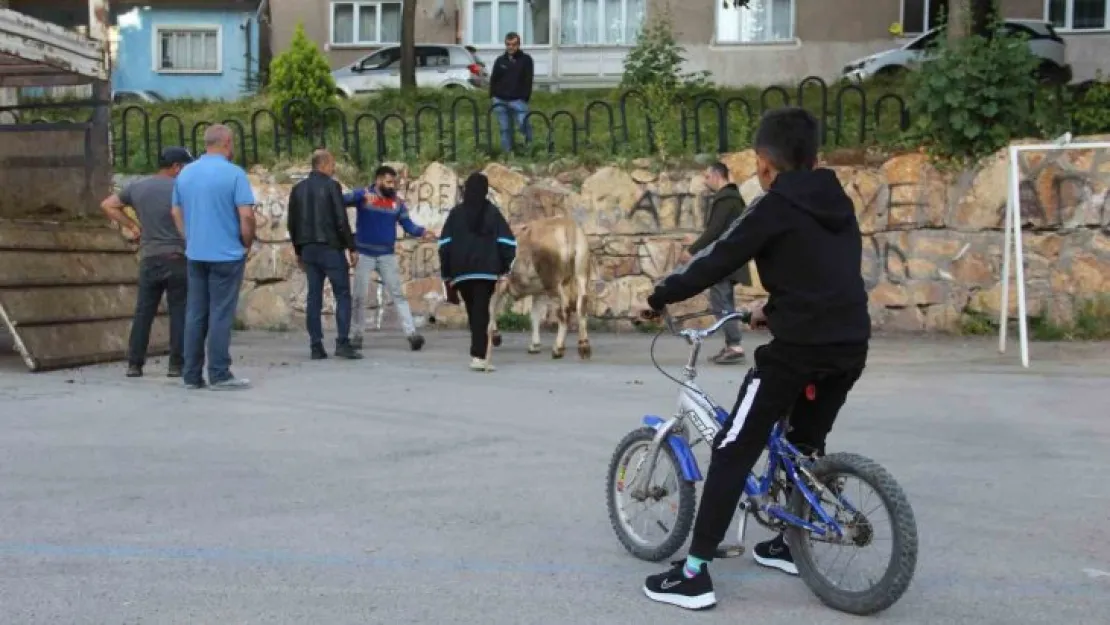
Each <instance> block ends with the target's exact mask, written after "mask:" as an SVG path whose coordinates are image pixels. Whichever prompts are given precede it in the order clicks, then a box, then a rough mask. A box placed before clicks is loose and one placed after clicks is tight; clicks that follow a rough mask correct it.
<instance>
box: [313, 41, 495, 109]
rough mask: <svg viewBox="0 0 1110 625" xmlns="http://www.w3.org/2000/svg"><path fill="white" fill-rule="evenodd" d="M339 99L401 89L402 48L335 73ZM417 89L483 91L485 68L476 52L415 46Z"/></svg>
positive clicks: (465, 48) (390, 49)
mask: <svg viewBox="0 0 1110 625" xmlns="http://www.w3.org/2000/svg"><path fill="white" fill-rule="evenodd" d="M332 76H333V77H334V78H335V85H336V87H337V88H338V89H339V93H340V95H343V96H345V97H348V98H349V97H351V96H354V95H356V94H359V93H370V92H372V91H378V90H379V89H390V88H393V89H399V88H400V87H401V47H400V46H390V47H388V48H382V49H380V50H378V51H377V52H375V53H373V54H371V55H369V56H367V57H364V58H362V59H360V60H358V61H357V62H355V63H353V64H351V65H350V66H348V67H344V68H341V69H337V70H335V71H333V72H332ZM416 86H417V87H421V88H427V89H483V88H486V87H488V86H489V74H488V73H487V72H486V67H485V64H484V63H482V62H481V61H479V60H478V57H477V56H475V54H474V52H473V48H471V47H470V46H462V45H455V44H442V45H439V44H436V45H427V44H425V45H418V46H416Z"/></svg>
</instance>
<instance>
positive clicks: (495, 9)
mask: <svg viewBox="0 0 1110 625" xmlns="http://www.w3.org/2000/svg"><path fill="white" fill-rule="evenodd" d="M551 2H552V0H472V1H471V3H470V43H472V44H474V45H479V46H482V45H496V44H499V43H502V42H503V41H505V35H507V34H509V33H511V32H515V33H517V34H518V35H520V45H522V46H529V45H531V46H547V45H551Z"/></svg>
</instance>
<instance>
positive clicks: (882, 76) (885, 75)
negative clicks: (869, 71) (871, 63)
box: [875, 65, 909, 82]
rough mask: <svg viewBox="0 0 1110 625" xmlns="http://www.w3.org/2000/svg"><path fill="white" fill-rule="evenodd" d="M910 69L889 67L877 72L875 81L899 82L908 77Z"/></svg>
mask: <svg viewBox="0 0 1110 625" xmlns="http://www.w3.org/2000/svg"><path fill="white" fill-rule="evenodd" d="M907 73H909V69H908V68H906V67H905V66H903V65H887V66H886V67H884V68H882V69H880V70H879V71H877V72H875V80H880V81H883V82H897V81H900V80H902V79H904V78H905V77H906V74H907Z"/></svg>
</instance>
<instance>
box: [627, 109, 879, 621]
mask: <svg viewBox="0 0 1110 625" xmlns="http://www.w3.org/2000/svg"><path fill="white" fill-rule="evenodd" d="M817 146H818V138H817V120H816V119H814V118H813V116H812V115H810V114H809V113H808V112H806V111H805V110H804V109H800V108H794V107H791V108H783V109H778V110H774V111H770V112H768V113H766V114H764V116H763V120H762V121H761V122H760V126H759V130H758V131H757V133H756V137H755V152H756V161H757V175H758V176H759V184H760V186H761V187H762V188H763V189H764V191H766V193H765V194H764V195H763V196H761V197H760V198H759V199H758V200H756V201H755V202H753V203H752V205H751V207H749V208H748V210H747V211H746V212H745V213H744V215H743V217H742V218H741V219H738V220H736V221H734V222H733V223H732V225H731V226H729V228H728V229H727V230H726V231H725V233H724V234H723V235H721V237H720V238H719V239H717V240H716V241H714V242H713V243H712V244H710V245H709V246H708V247H706V248H705V249H703V250H702V251H700V252H699V253H698V254H697V255H695V256H694V258H693V260H692V261H691V262H690V263H689V264H688V265H686V266H685V267H684V268H682V269H679V270H677V271H675V272H674V273H673V274H671V275H670V276H667V277H666V278H665V279H664V280H662V281H661V282H660V283H659V284H658V285H657V286H656V287H655V290H654V291H653V292H652V294H651V295H650V296H648V299H647V304H648V307H649V310H647V311H645V312H644V316H645V317H654V316H657V315H658V314H659V312H660V311H662V310H663V308H664V307H665V306H666V305H667V304H672V303H675V302H681V301H683V300H685V299H689V298H690V297H693V296H694V295H697V294H698V293H700V292H701V291H703V290H704V289H706V288H707V287H709V286H711V285H713V284H716V283H717V282H720V281H721V280H722V279H724V278H725V276H728V275H729V274H731V273H733V272H734V271H736V270H737V269H738V268H740V267H742V266H744V265H746V264H747V263H748V261H750V260H751V259H753V258H754V259H755V262H756V268H757V269H758V270H759V277H760V279H761V280H762V282H763V286H764V288H766V289H767V292H768V294H769V295H770V297H769V299H768V301H767V303H766V304H764V305H762V306H756V307H755V308H754V310H753V312H752V321H751V324H752V326H760V325H767V326H768V327H769V328H770V330H771V334H772V335H773V339H772V340H771V342H770V343H768V344H767V345H763V346H761V347H759V348H758V349H756V350H755V367H754V368H752V369H751V370H750V371H749V372H748V375H747V376H746V377H745V378H744V382H743V384H742V385H741V386H740V395H739V397H738V398H737V401H736V405H735V406H734V407H733V409H732V413H731V414H730V415H729V417H728V419H727V420H726V421H725V423H724V425H723V426H722V429H721V431H720V433H719V434H718V435H717V437H716V440H714V441H713V454H712V457H711V459H710V462H709V471H708V472H707V474H706V476H705V485H704V487H703V490H702V495H701V502H700V506H699V510H698V515H697V520H696V521H695V524H694V536H693V540H692V541H691V543H690V551H689V555H688V556H687V558H686V561H685V562H680V563H677V565H676V566H675V567H674V568H672V569H671V570H669V571H666V572H664V573H661V574H659V575H653V576H651V577H649V578H647V581H646V582H645V584H644V593H645V594H647V595H648V597H650V598H651V599H654V600H656V601H662V602H665V603H670V604H673V605H678V606H681V607H685V608H690V609H702V608H708V607H711V606H713V605H715V604H716V602H717V598H716V595H715V594H714V592H713V581H712V580H711V579H710V577H709V571H708V568H707V566H706V565H707V564H708V563H709V562H710V561H711V560H712V559H713V556H714V554H715V553H716V550H717V546H718V545H719V544H720V542H721V541H722V540H723V539H724V536H725V532H726V531H727V530H728V526H729V523H730V522H731V520H732V516H733V513H734V512H736V507H737V505H738V503H739V500H740V496H741V494H742V493H743V492H744V483H745V481H746V479H747V477H748V475H749V474H750V473H751V470H752V467H754V466H755V463H756V461H757V460H758V459H759V456H760V454H761V453H762V452H763V448H764V446H765V445H766V444H767V438H768V436H769V435H770V433H771V429H772V428H773V427H774V424H775V423H776V422H777V421H778V420H779V419H780V418H781V417H782V416H783V415H784V414H785V413H786V411H787V410H790V409H791V407H792V406H793V407H794V410H793V413H792V414H791V419H790V424H791V431H790V432H789V434H788V435H787V438H788V440H790V442H792V443H793V444H794V445H795V446H796V447H798V448H799V449H800V450H802V451H803V453H806V454H814V455H822V454H824V447H825V437H826V436H827V435H828V433H829V431H830V430H831V429H832V425H833V421H834V420H835V419H836V415H837V413H838V412H839V411H840V408H841V406H843V405H844V401H845V399H846V398H847V396H848V392H849V391H850V390H851V389H852V386H853V385H854V384H855V382H856V380H858V379H859V376H860V375H861V374H862V373H863V368H864V365H865V363H866V360H867V347H868V341H869V340H870V338H871V319H870V316H869V315H868V311H867V291H866V290H865V289H864V285H863V277H862V275H861V274H860V263H861V258H862V254H863V247H862V243H861V239H860V231H859V222H858V221H857V220H856V213H855V209H854V207H853V205H852V200H851V199H850V198H849V197H848V196H847V194H845V193H844V189H843V188H842V187H841V186H840V182H839V181H838V180H837V178H836V174H834V173H833V172H832V171H831V170H829V169H825V168H821V169H817V168H816V165H817ZM810 383H813V384H815V385H816V394H815V395H814V396H813V399H812V400H811V401H801V402H798V404H797V405H796V406H794V403H795V401H796V400H798V399H799V398H800V397H802V396H803V393H804V391H805V388H806V386H807V385H809V384H810ZM753 553H754V555H755V559H756V562H758V563H759V564H762V565H764V566H768V567H773V568H776V569H779V570H781V571H784V572H786V573H789V574H794V575H796V574H797V572H798V570H797V568H796V567H795V566H794V561H793V558H792V557H791V555H790V548H789V546H788V545H786V543H785V541H784V540H783V537H782V536H781V535H780V536H778V537H776V538H775V539H773V540H769V541H767V542H764V543H761V544H759V545H756V547H755V549H754V550H753Z"/></svg>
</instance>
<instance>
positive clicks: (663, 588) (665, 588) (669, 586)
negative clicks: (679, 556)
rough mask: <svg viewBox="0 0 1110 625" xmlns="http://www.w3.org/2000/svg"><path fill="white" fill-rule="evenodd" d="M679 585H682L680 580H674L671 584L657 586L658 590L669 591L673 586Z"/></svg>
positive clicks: (664, 583)
mask: <svg viewBox="0 0 1110 625" xmlns="http://www.w3.org/2000/svg"><path fill="white" fill-rule="evenodd" d="M681 583H682V580H680V579H679V580H675V581H673V582H663V583H662V584H659V588H660V589H661V590H670V589H672V588H674V587H675V586H678V585H679V584H681Z"/></svg>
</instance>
